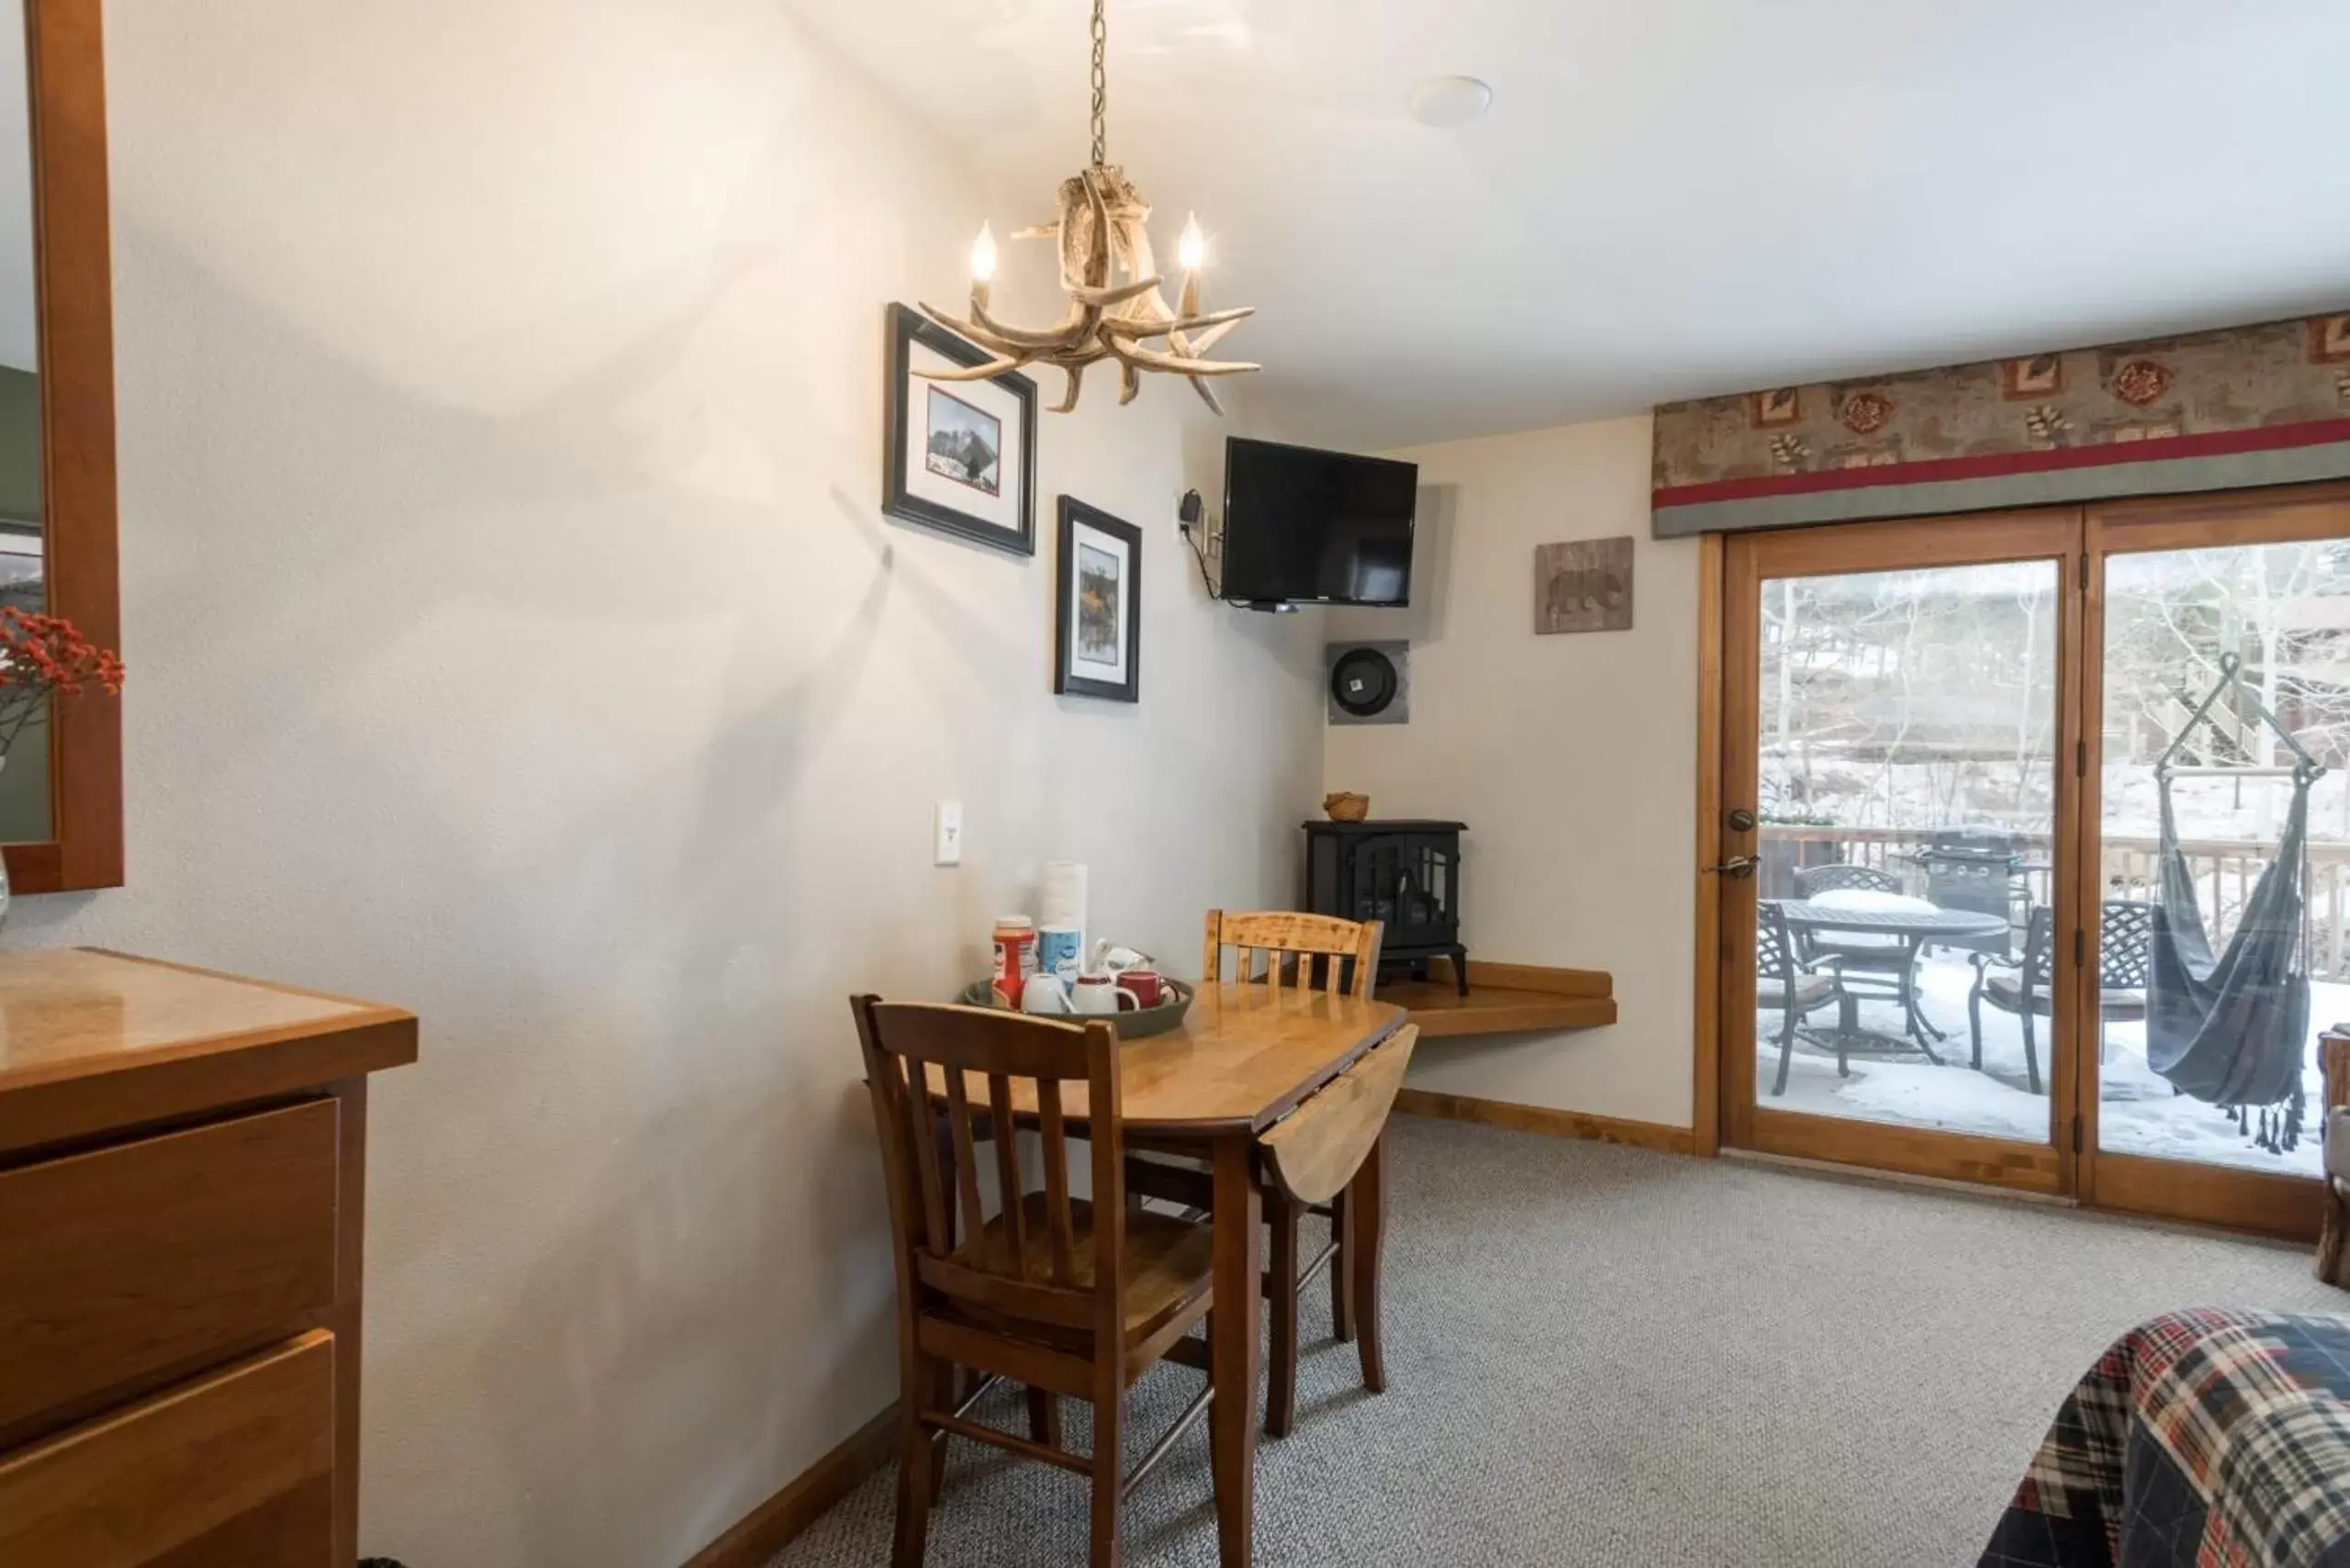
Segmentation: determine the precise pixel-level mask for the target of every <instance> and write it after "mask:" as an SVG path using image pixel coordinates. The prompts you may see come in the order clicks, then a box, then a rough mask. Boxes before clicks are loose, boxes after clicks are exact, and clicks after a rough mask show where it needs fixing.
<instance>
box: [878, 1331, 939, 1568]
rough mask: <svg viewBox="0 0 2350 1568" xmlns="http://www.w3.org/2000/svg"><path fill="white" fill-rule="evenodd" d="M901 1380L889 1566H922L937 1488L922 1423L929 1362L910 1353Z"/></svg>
mask: <svg viewBox="0 0 2350 1568" xmlns="http://www.w3.org/2000/svg"><path fill="white" fill-rule="evenodd" d="M903 1381H904V1385H905V1390H906V1392H905V1395H904V1397H903V1398H901V1400H900V1401H899V1402H898V1534H897V1540H896V1542H895V1544H894V1545H893V1546H892V1547H891V1549H890V1568H922V1559H923V1548H924V1546H926V1545H927V1544H928V1542H929V1539H930V1504H931V1499H932V1498H933V1497H934V1496H935V1495H937V1492H938V1487H937V1483H936V1481H935V1479H934V1476H935V1473H936V1470H935V1464H936V1461H935V1458H934V1454H935V1452H936V1450H933V1448H932V1447H931V1440H930V1432H929V1430H928V1429H927V1428H924V1427H923V1424H922V1405H923V1397H922V1395H923V1391H924V1390H926V1389H928V1388H930V1387H931V1386H932V1384H933V1383H934V1382H935V1381H936V1379H935V1377H934V1374H933V1372H932V1369H931V1368H930V1367H929V1366H927V1365H924V1364H923V1363H922V1362H921V1361H917V1360H914V1359H912V1358H911V1357H910V1358H909V1359H908V1361H907V1364H906V1371H905V1376H904V1380H903Z"/></svg>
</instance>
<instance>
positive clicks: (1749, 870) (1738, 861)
mask: <svg viewBox="0 0 2350 1568" xmlns="http://www.w3.org/2000/svg"><path fill="white" fill-rule="evenodd" d="M1761 864H1762V861H1760V860H1757V859H1756V858H1754V857H1753V856H1751V855H1733V856H1731V857H1729V859H1727V860H1725V861H1723V862H1722V863H1721V864H1720V865H1718V866H1707V867H1702V868H1700V869H1702V870H1704V871H1706V872H1708V873H1712V872H1719V873H1720V874H1721V875H1722V876H1725V877H1732V878H1737V877H1751V876H1752V875H1754V868H1756V867H1757V866H1760V865H1761Z"/></svg>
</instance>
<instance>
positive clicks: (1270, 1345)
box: [1265, 1187, 1337, 1438]
mask: <svg viewBox="0 0 2350 1568" xmlns="http://www.w3.org/2000/svg"><path fill="white" fill-rule="evenodd" d="M1265 1226H1266V1229H1267V1230H1268V1231H1270V1233H1271V1237H1272V1247H1271V1250H1270V1254H1269V1255H1268V1256H1267V1258H1266V1260H1265V1271H1266V1272H1267V1273H1268V1274H1269V1275H1270V1276H1271V1279H1272V1286H1271V1289H1270V1293H1269V1294H1268V1299H1267V1301H1266V1304H1265V1305H1267V1306H1269V1307H1270V1308H1271V1309H1272V1319H1273V1323H1272V1332H1271V1335H1270V1338H1268V1340H1267V1342H1266V1345H1265V1357H1266V1374H1267V1375H1266V1379H1265V1435H1266V1436H1267V1437H1269V1438H1285V1437H1288V1436H1289V1434H1290V1428H1292V1427H1294V1426H1296V1425H1297V1232H1298V1223H1297V1205H1296V1204H1294V1203H1292V1202H1291V1201H1290V1200H1289V1199H1288V1198H1287V1197H1285V1196H1283V1195H1282V1194H1281V1193H1280V1192H1279V1191H1278V1190H1277V1189H1274V1188H1271V1187H1268V1188H1267V1189H1266V1192H1265ZM1332 1261H1333V1262H1336V1261H1337V1260H1336V1259H1333V1260H1332Z"/></svg>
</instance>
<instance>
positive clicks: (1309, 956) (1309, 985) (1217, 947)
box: [1200, 909, 1382, 1001]
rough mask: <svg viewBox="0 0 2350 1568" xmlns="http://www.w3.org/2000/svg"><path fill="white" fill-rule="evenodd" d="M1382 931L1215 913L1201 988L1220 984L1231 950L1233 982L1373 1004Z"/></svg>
mask: <svg viewBox="0 0 2350 1568" xmlns="http://www.w3.org/2000/svg"><path fill="white" fill-rule="evenodd" d="M1381 930H1382V928H1381V925H1380V923H1379V922H1378V921H1375V920H1363V921H1355V920H1340V919H1338V918H1337V917H1336V916H1334V915H1327V914H1304V913H1298V912H1296V911H1292V910H1266V911H1261V912H1259V913H1245V914H1226V913H1224V911H1222V910H1220V909H1212V910H1210V911H1208V918H1207V937H1206V947H1205V951H1204V952H1203V955H1202V956H1201V958H1200V982H1201V983H1202V984H1203V985H1214V984H1216V983H1217V981H1218V980H1219V979H1220V978H1221V975H1222V971H1223V969H1224V949H1225V948H1226V947H1232V948H1235V949H1237V957H1236V958H1234V960H1233V974H1232V978H1233V979H1234V980H1237V981H1238V982H1240V983H1241V984H1243V985H1249V984H1258V983H1262V984H1265V985H1270V986H1271V987H1273V988H1274V989H1275V990H1279V989H1280V988H1281V986H1283V985H1284V984H1287V985H1294V986H1297V987H1299V988H1301V989H1303V990H1310V991H1327V992H1328V993H1329V994H1331V995H1333V996H1338V995H1347V996H1354V997H1358V998H1360V999H1362V1000H1364V1001H1369V1000H1370V998H1371V987H1372V986H1373V985H1374V984H1375V983H1377V980H1378V978H1379V943H1380V935H1381ZM1260 963H1261V965H1262V968H1263V972H1262V973H1261V974H1259V972H1258V969H1259V964H1260ZM1284 971H1286V974H1285V973H1284ZM1317 974H1318V975H1319V979H1318V980H1317V979H1316V975H1317Z"/></svg>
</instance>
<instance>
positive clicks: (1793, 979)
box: [1754, 899, 1859, 1095]
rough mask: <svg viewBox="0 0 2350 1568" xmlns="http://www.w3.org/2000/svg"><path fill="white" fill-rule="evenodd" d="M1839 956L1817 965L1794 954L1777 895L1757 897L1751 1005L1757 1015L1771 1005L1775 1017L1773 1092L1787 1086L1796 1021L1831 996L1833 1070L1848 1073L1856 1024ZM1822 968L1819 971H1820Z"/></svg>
mask: <svg viewBox="0 0 2350 1568" xmlns="http://www.w3.org/2000/svg"><path fill="white" fill-rule="evenodd" d="M1839 965H1840V960H1838V959H1836V958H1828V959H1825V960H1823V961H1822V964H1821V968H1820V969H1807V968H1805V967H1804V966H1803V965H1802V964H1799V963H1797V962H1796V948H1795V944H1794V942H1793V941H1791V940H1789V938H1788V935H1787V917H1786V913H1785V911H1784V910H1782V909H1781V908H1780V907H1779V901H1778V900H1776V899H1762V900H1759V901H1758V902H1756V904H1755V906H1754V1007H1755V1012H1756V1014H1757V1015H1758V1017H1759V1016H1760V1014H1763V1013H1767V1012H1770V1011H1772V1010H1773V1009H1776V1010H1777V1011H1778V1013H1779V1015H1780V1023H1779V1072H1778V1076H1777V1078H1775V1079H1774V1081H1772V1084H1771V1092H1772V1093H1773V1094H1774V1095H1777V1094H1785V1092H1787V1060H1788V1058H1789V1057H1790V1056H1791V1055H1793V1054H1794V1051H1795V1046H1796V1025H1797V1024H1799V1023H1801V1022H1802V1021H1803V1020H1804V1019H1805V1018H1807V1017H1809V1016H1810V1015H1811V1014H1814V1013H1817V1012H1818V1011H1819V1010H1820V1009H1821V1008H1823V1007H1825V1006H1827V1005H1828V1004H1829V1003H1830V1002H1834V1003H1836V1005H1837V1008H1838V1014H1837V1027H1836V1072H1837V1076H1839V1077H1841V1078H1850V1077H1851V1076H1852V1068H1851V1065H1850V1064H1849V1063H1848V1062H1847V1061H1846V1059H1845V1042H1846V1041H1847V1039H1848V1038H1849V1037H1850V1036H1852V1033H1853V1031H1854V1030H1855V1028H1856V1027H1857V1026H1858V1022H1859V1020H1858V1019H1857V1017H1856V1016H1855V1003H1854V1002H1853V998H1852V994H1851V993H1850V992H1849V991H1846V990H1845V989H1844V982H1843V979H1842V977H1841V975H1840V974H1839V973H1838V972H1837V971H1838V968H1839ZM1823 971H1824V972H1823Z"/></svg>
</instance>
